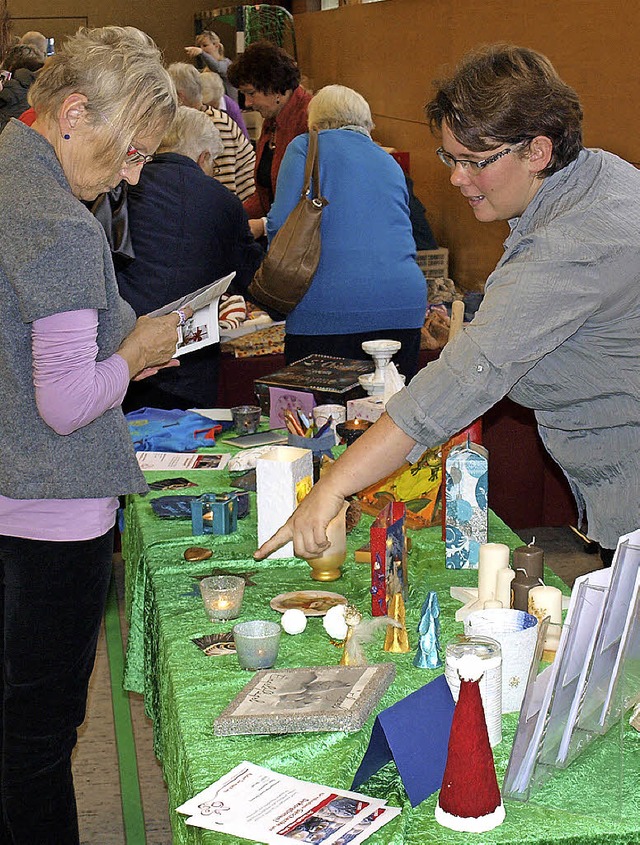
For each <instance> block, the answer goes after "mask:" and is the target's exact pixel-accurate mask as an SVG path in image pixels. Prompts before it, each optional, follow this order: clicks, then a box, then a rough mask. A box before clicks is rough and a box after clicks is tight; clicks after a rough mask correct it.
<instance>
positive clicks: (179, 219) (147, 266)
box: [117, 106, 263, 411]
mask: <svg viewBox="0 0 640 845" xmlns="http://www.w3.org/2000/svg"><path fill="white" fill-rule="evenodd" d="M221 152H222V142H221V140H220V135H219V133H218V130H217V129H216V127H215V126H214V125H213V122H212V121H211V119H210V118H209V117H208V116H207V115H206V114H205V113H204V112H201V111H196V110H195V109H191V108H187V107H186V106H180V107H179V108H178V114H177V115H176V118H175V120H174V121H173V123H172V124H171V127H170V128H169V130H168V132H167V134H166V135H165V136H164V138H163V139H162V142H161V144H160V147H159V148H158V152H157V153H156V155H155V156H154V159H153V161H152V162H151V163H150V164H148V165H147V166H146V167H145V168H144V171H143V172H142V174H141V176H140V182H139V183H138V184H137V185H135V186H133V187H131V188H129V194H128V206H129V225H130V229H131V240H132V244H133V249H134V252H135V258H134V260H133V261H131V262H129V263H128V264H127V265H126V266H125V267H124V268H123V269H121V270H120V269H118V273H117V275H118V285H119V287H120V293H121V295H122V296H123V297H124V299H126V300H127V302H129V303H130V304H131V305H132V306H133V308H134V310H135V312H136V314H146V313H148V312H150V311H153V310H155V309H156V308H159V307H160V306H162V305H164V304H165V303H166V302H171V300H173V299H177V298H178V297H181V296H184V295H186V294H188V293H190V292H191V291H195V290H197V289H198V288H201V287H203V286H204V285H206V284H209V283H211V282H213V281H215V280H216V279H217V278H219V277H221V276H225V275H227V274H228V273H230V272H231V271H233V270H235V272H236V277H235V279H234V281H233V283H232V284H233V286H234V288H233V289H234V290H236V291H238V292H239V293H244V291H245V290H246V288H247V287H248V285H249V283H250V282H251V279H252V278H253V275H254V273H255V271H256V269H257V268H258V265H259V264H260V262H261V260H262V254H263V253H262V248H261V247H260V246H259V244H257V243H256V242H255V240H254V239H253V237H252V235H251V232H250V231H249V224H248V222H247V215H246V214H245V212H244V209H243V208H242V203H241V202H240V200H239V199H238V198H237V197H236V196H234V195H233V194H232V193H231V192H230V191H228V190H227V189H226V188H225V187H224V186H223V185H221V184H220V183H219V182H218V181H216V179H213V178H211V177H212V176H213V174H214V172H215V160H216V157H217V156H218V155H220V153H221ZM219 351H220V347H219V346H218V345H215V346H208V347H207V348H206V349H200V350H198V351H197V352H191V353H190V354H189V355H186V356H185V357H184V358H183V359H182V361H181V363H180V367H178V368H177V369H175V370H163V371H162V372H160V373H158V374H157V375H155V376H153V377H151V378H148V379H145V380H144V381H142V382H134V383H132V384H131V386H130V388H129V392H128V393H127V396H126V398H125V401H124V408H125V410H126V411H131V410H134V409H136V408H142V407H155V408H183V409H186V408H193V407H199V408H202V407H204V408H212V407H214V406H215V403H216V392H217V382H218V357H219Z"/></svg>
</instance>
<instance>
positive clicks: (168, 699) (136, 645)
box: [123, 471, 640, 845]
mask: <svg viewBox="0 0 640 845" xmlns="http://www.w3.org/2000/svg"><path fill="white" fill-rule="evenodd" d="M180 474H181V475H186V476H187V477H188V478H190V479H191V480H193V481H196V482H198V483H199V484H200V488H199V489H196V488H187V489H186V490H185V491H184V492H185V493H189V494H192V493H196V494H198V495H199V494H201V493H202V492H206V491H209V490H215V489H217V490H221V489H229V477H228V473H226V471H222V472H209V471H200V472H193V473H180ZM163 475H166V473H164V474H163ZM149 476H150V478H151V479H154V478H156V479H157V478H158V477H160V474H158V473H149ZM155 495H163V494H162V493H151V494H149V495H148V496H146V497H141V496H132V497H130V498H129V500H128V502H127V507H126V528H125V531H124V536H123V555H124V558H125V562H126V591H127V608H128V614H129V618H130V623H131V629H130V634H129V642H128V651H127V664H126V675H125V686H126V687H127V688H128V689H130V690H134V691H137V692H140V693H142V694H143V695H144V700H145V707H146V710H147V713H148V715H149V716H150V717H151V718H152V719H153V722H154V738H155V749H156V753H157V755H158V757H159V759H160V760H161V763H162V766H163V770H164V775H165V778H166V781H167V785H168V791H169V802H170V810H173V808H175V807H176V806H178V805H179V804H180V803H182V802H183V801H184V800H186V799H187V798H189V797H191V796H192V795H194V794H196V793H197V792H199V791H200V790H202V789H204V788H205V787H206V786H208V785H209V784H210V783H212V782H213V781H214V780H216V779H217V778H219V777H221V776H222V775H223V774H225V773H226V772H227V771H229V770H230V769H231V768H233V766H235V765H236V764H237V763H239V762H241V761H242V760H245V759H246V760H251V761H252V762H254V763H258V764H260V765H264V766H266V767H268V768H271V769H273V770H275V771H279V772H283V773H285V774H293V775H295V776H297V777H300V778H303V779H307V780H315V781H317V782H320V783H324V784H326V785H334V786H337V787H343V788H349V787H350V785H351V780H352V777H353V774H354V773H355V770H356V769H357V766H358V764H359V762H360V760H361V759H362V756H363V754H364V752H365V750H366V747H367V743H368V740H369V735H370V732H371V728H372V725H373V720H374V714H372V716H371V717H370V718H369V720H368V721H367V723H366V725H365V727H364V728H363V729H362V730H361V731H359V732H357V733H354V734H345V733H342V732H330V733H319V734H298V735H286V736H269V737H263V736H245V737H242V736H238V737H227V738H220V737H214V735H213V729H212V722H213V719H214V718H215V717H216V716H217V715H218V714H219V713H220V712H221V711H222V710H223V709H224V707H225V706H226V705H227V704H228V703H229V702H230V701H231V700H232V699H233V698H234V697H235V696H236V695H237V693H238V692H239V691H240V690H241V689H242V688H243V687H244V685H245V684H246V683H247V682H248V681H249V679H250V678H251V677H253V675H252V674H248V673H246V672H243V671H242V670H241V669H240V668H239V667H238V664H237V662H236V658H235V655H227V656H224V657H206V656H205V655H204V653H203V652H202V651H200V650H199V649H198V648H197V647H196V646H195V645H194V644H193V643H192V642H191V639H192V638H193V637H198V636H202V635H203V634H206V633H212V632H216V631H224V630H229V629H230V627H231V625H230V624H229V623H226V625H225V624H224V623H219V624H215V625H214V624H212V623H210V622H209V621H208V619H207V618H206V615H205V611H204V608H203V605H202V601H201V599H200V597H199V594H198V593H197V581H196V580H194V576H196V575H198V574H204V573H207V572H209V571H210V570H211V568H212V567H215V566H218V567H224V568H225V569H228V570H230V571H235V572H241V571H246V570H255V575H254V577H253V580H254V581H255V586H249V587H247V589H246V590H245V599H244V604H243V609H242V614H241V617H240V620H245V619H255V618H263V619H274V620H277V619H279V614H277V613H275V612H274V611H272V610H271V609H270V607H269V600H270V598H272V597H273V596H275V595H276V594H278V593H282V592H286V591H289V590H295V589H312V588H314V586H321V587H322V586H323V585H317V584H316V582H313V581H311V579H310V576H309V567H308V565H307V564H306V563H305V562H304V561H300V560H297V559H295V558H291V559H284V560H276V561H273V560H272V561H263V562H259V563H257V562H254V561H253V560H252V559H251V558H250V554H251V552H252V551H253V549H254V548H255V536H256V522H255V497H254V494H252V499H253V501H252V508H253V511H254V512H253V514H252V515H251V516H250V517H248V518H247V520H244V521H242V522H240V523H239V526H240V529H239V531H238V532H237V533H236V534H233V535H229V536H227V537H214V536H212V535H206V536H205V537H198V538H194V537H192V535H191V533H190V529H191V525H190V522H189V521H174V520H160V519H157V518H156V517H155V516H154V515H153V512H152V510H151V507H150V504H149V500H150V499H151V497H153V496H155ZM369 524H370V518H368V517H363V520H362V522H361V524H360V525H359V526H358V527H357V528H356V529H355V531H354V532H353V533H352V535H351V536H350V539H349V548H350V550H351V551H352V550H353V549H354V548H357V547H359V546H360V545H362V544H363V543H364V542H366V540H367V539H368V527H369ZM411 535H412V539H413V550H412V552H411V555H410V558H409V572H410V597H409V601H408V604H407V628H408V631H409V635H410V640H411V644H412V647H415V645H416V643H417V635H416V627H417V623H418V619H419V612H420V607H421V605H422V601H423V599H424V597H425V595H426V592H427V591H428V590H429V589H435V590H437V592H438V597H439V600H440V604H441V609H442V614H441V621H442V637H441V642H442V644H443V645H444V644H445V643H446V642H447V641H448V640H449V639H450V638H451V637H452V636H454V635H455V634H456V633H459V632H460V631H461V630H462V625H461V623H456V622H455V621H454V620H453V615H454V612H455V610H456V609H457V608H458V607H459V603H457V602H455V601H454V600H452V599H451V598H450V597H449V589H448V588H449V585H450V584H452V583H458V584H460V585H463V586H471V585H473V584H474V583H475V582H476V579H477V574H476V573H475V572H473V571H460V572H451V571H448V570H446V569H445V568H444V563H443V561H444V548H443V544H442V541H441V539H440V529H439V528H431V529H425V530H422V531H419V532H411ZM489 540H490V541H491V542H504V543H507V544H508V545H509V546H510V547H512V548H513V547H515V546H517V545H521V541H520V539H519V538H518V537H516V536H515V535H514V534H513V533H512V532H511V531H510V530H509V528H507V526H505V525H504V523H502V522H501V520H500V519H499V518H497V517H496V516H495V515H493V514H490V521H489ZM190 545H203V546H206V547H209V548H212V549H214V557H213V558H211V559H210V560H208V561H204V562H200V563H188V562H186V561H185V560H184V559H183V551H184V549H185V548H187V547H188V546H190ZM548 581H549V583H556V584H557V585H559V586H561V583H560V582H559V581H558V579H556V578H555V577H554V576H552V575H551V574H550V573H549V578H548ZM324 586H325V587H326V586H327V585H324ZM368 586H369V574H368V567H367V566H366V565H363V564H355V563H354V562H353V561H352V560H351V562H349V559H348V560H347V563H346V564H345V567H344V574H343V577H342V578H341V579H340V580H339V581H336V582H334V583H333V584H331V585H329V586H328V588H329V589H333V590H335V591H336V592H339V593H342V594H344V595H345V596H347V597H348V598H349V599H350V600H351V601H352V602H353V603H354V604H356V605H357V606H358V607H359V608H360V609H361V610H364V611H367V610H368V609H369V608H370V596H369V593H368ZM565 591H566V588H565ZM367 653H368V657H369V660H370V662H372V663H376V662H382V661H384V660H391V661H393V662H394V663H395V664H396V667H397V678H396V681H395V682H394V684H393V685H392V686H391V687H390V689H389V690H388V691H387V693H386V694H385V696H384V697H383V699H382V701H381V702H380V705H379V707H378V710H379V709H383V708H385V707H388V706H390V705H391V704H392V703H394V702H395V701H397V700H398V699H400V698H402V697H403V696H405V695H407V694H408V693H410V692H412V691H413V690H415V689H417V688H418V687H419V686H422V685H423V684H425V683H427V682H428V681H430V680H432V679H433V678H434V677H435V676H436V675H437V671H436V672H434V671H429V670H423V669H417V668H415V667H414V666H413V664H412V657H413V655H412V654H408V655H391V654H386V653H384V651H383V650H382V636H380V639H379V641H376V642H374V643H373V644H371V645H370V646H368V648H367ZM339 657H340V652H339V651H338V649H337V648H336V647H335V646H334V645H332V644H331V642H330V640H329V638H328V637H327V636H326V634H325V633H324V630H323V628H322V624H321V620H319V619H310V620H309V624H308V627H307V630H306V631H305V632H304V633H303V634H301V635H299V636H297V637H290V636H287V635H285V634H283V638H282V641H281V647H280V654H279V657H278V663H277V666H278V667H295V666H303V665H322V664H335V663H337V662H338V660H339ZM515 724H516V717H515V715H510V716H505V717H503V736H504V738H503V741H502V743H501V744H500V745H499V746H497V747H496V748H495V749H494V755H495V760H496V769H497V773H498V779H499V782H500V783H502V778H503V775H504V771H505V768H506V764H507V761H508V757H509V752H510V747H511V741H512V739H513V735H514V731H515ZM414 730H416V731H420V730H429V724H428V715H427V717H426V718H425V721H424V722H417V723H416V724H415V726H414ZM624 748H625V760H624V762H625V767H626V769H625V782H624V786H625V794H624V800H623V806H622V817H621V818H617V819H612V818H611V817H609V816H608V813H607V808H608V810H609V812H610V809H611V807H610V804H611V801H610V797H609V796H608V795H607V792H606V786H603V784H604V783H605V777H606V776H610V775H611V774H612V772H611V767H610V766H608V761H607V759H606V757H605V758H604V759H602V757H603V752H602V751H599V752H598V753H596V754H593V755H589V757H588V759H587V760H586V762H587V766H586V767H582V768H581V769H580V770H578V769H575V768H574V767H571V768H570V769H569V770H568V771H567V772H564V773H561V774H560V775H556V777H555V778H554V780H553V785H554V789H553V792H554V793H555V794H558V795H563V794H565V795H566V794H574V795H575V794H576V793H577V794H579V795H580V796H581V797H583V798H584V800H585V803H586V802H588V801H594V802H595V801H599V802H600V803H599V807H600V810H599V812H600V813H601V815H600V818H595V817H594V816H593V815H589V816H585V815H582V816H580V815H572V814H570V813H567V812H566V811H563V810H557V809H550V808H549V807H541V806H537V805H533V804H518V803H514V802H508V804H507V820H506V822H505V823H504V824H503V825H502V826H501V827H499V828H497V829H496V830H495V831H492V832H490V833H487V834H483V835H482V836H480V837H472V836H470V835H465V834H459V833H454V832H453V831H449V830H446V829H445V828H441V827H440V826H439V825H437V823H436V822H435V820H434V818H433V810H434V806H435V801H436V797H435V796H432V797H431V798H429V799H428V800H426V801H425V802H423V803H422V804H421V805H420V806H419V807H417V808H415V809H412V808H411V807H410V805H409V804H408V802H407V800H406V795H405V793H404V790H403V788H402V785H401V782H400V780H399V777H398V774H397V770H396V769H395V766H394V765H393V764H389V765H388V766H386V767H384V768H383V769H382V770H381V771H380V772H379V773H378V774H377V775H376V776H375V777H374V778H372V779H371V780H370V781H369V782H368V783H367V784H365V785H364V786H363V787H362V788H361V791H362V792H364V793H366V794H370V795H374V796H380V797H385V798H387V799H388V801H389V804H391V805H395V806H401V807H402V808H403V812H402V814H401V815H400V816H399V817H398V818H397V819H395V820H394V821H392V822H391V823H390V824H388V825H387V826H386V827H384V828H382V830H381V831H379V832H378V833H376V834H374V835H373V836H372V837H371V838H370V839H369V840H368V841H369V842H371V843H372V845H400V843H405V844H406V845H423V843H425V842H434V843H457V845H462V843H466V842H469V841H472V839H473V841H475V842H478V843H482V845H485V843H493V842H495V843H537V844H538V845H543V843H551V842H563V843H590V845H596V843H605V842H606V843H620V845H623V843H624V845H630V843H640V796H639V795H638V794H637V790H638V784H640V735H639V734H637V733H636V732H635V731H633V729H632V728H630V727H627V730H626V732H625V746H624ZM588 754H589V752H587V755H588ZM587 755H584V757H585V758H587ZM581 759H582V758H581ZM576 765H577V764H576ZM585 772H586V773H585ZM634 790H635V791H636V794H634ZM587 796H589V797H587ZM594 811H595V807H594ZM172 824H173V832H174V842H175V843H176V845H213V843H216V845H217V843H219V845H223V843H229V845H234V843H235V844H236V845H240V843H241V842H244V841H245V840H238V839H235V838H233V837H228V836H225V835H221V834H219V833H214V832H205V831H201V830H198V829H195V828H188V827H187V826H186V825H185V823H184V817H182V816H178V815H177V814H174V815H173V816H172Z"/></svg>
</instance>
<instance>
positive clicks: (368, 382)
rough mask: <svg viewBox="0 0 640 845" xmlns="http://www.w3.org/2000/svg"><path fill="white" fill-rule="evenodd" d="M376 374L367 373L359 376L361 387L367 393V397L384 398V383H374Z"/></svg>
mask: <svg viewBox="0 0 640 845" xmlns="http://www.w3.org/2000/svg"><path fill="white" fill-rule="evenodd" d="M374 379H375V373H365V374H364V375H362V376H358V381H359V382H360V387H361V388H362V389H363V390H365V391H366V392H367V396H383V395H384V381H374Z"/></svg>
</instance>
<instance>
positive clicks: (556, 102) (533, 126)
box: [426, 44, 582, 177]
mask: <svg viewBox="0 0 640 845" xmlns="http://www.w3.org/2000/svg"><path fill="white" fill-rule="evenodd" d="M435 87H436V93H435V96H434V97H433V99H432V100H431V101H430V102H429V103H428V104H427V107H426V114H427V118H428V120H429V124H430V126H431V130H432V131H435V132H439V131H440V130H441V129H442V124H443V123H444V124H445V125H446V126H447V127H448V128H449V129H450V130H451V132H452V133H453V135H454V137H455V138H456V139H457V140H458V141H459V142H460V143H461V144H463V145H464V146H465V147H467V148H468V149H469V150H474V152H483V151H484V150H488V149H492V148H493V147H495V146H497V145H499V144H517V143H523V142H526V141H531V140H533V138H535V137H536V136H537V135H545V136H547V137H548V138H550V139H551V141H552V143H553V153H552V156H551V160H550V162H549V164H548V165H547V167H546V168H545V169H544V170H543V171H541V172H540V174H539V175H540V176H541V177H545V176H550V175H551V174H552V173H555V172H556V171H557V170H560V169H562V168H563V167H566V165H567V164H569V163H570V162H571V161H573V160H574V159H575V158H576V157H577V155H578V153H579V152H580V150H581V149H582V108H581V106H580V101H579V99H578V95H577V94H576V92H575V91H574V90H573V88H571V87H570V86H569V85H567V84H566V83H564V82H563V81H562V79H560V77H559V76H558V74H557V72H556V70H555V68H554V67H553V65H552V64H551V62H550V61H549V59H547V58H546V56H543V55H542V54H541V53H536V52H535V51H534V50H529V49H527V48H526V47H515V46H513V45H511V44H492V45H489V46H488V47H483V48H481V49H480V50H477V51H474V52H473V53H470V54H469V55H467V56H465V58H464V59H463V60H462V61H461V62H460V64H459V65H458V67H457V68H456V69H455V71H454V73H453V75H452V76H451V77H450V78H449V79H444V80H439V81H437V82H436V83H435Z"/></svg>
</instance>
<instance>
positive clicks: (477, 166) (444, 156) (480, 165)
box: [436, 142, 526, 171]
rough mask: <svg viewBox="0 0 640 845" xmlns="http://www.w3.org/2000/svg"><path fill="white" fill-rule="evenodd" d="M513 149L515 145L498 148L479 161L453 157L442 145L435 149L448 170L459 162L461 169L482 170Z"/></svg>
mask: <svg viewBox="0 0 640 845" xmlns="http://www.w3.org/2000/svg"><path fill="white" fill-rule="evenodd" d="M525 143H526V142H525ZM514 150H515V147H507V149H506V150H500V152H499V153H494V154H493V155H490V156H488V157H487V158H483V159H480V161H471V159H468V158H455V157H454V156H452V155H451V153H448V152H447V151H446V150H445V149H444V147H438V149H437V150H436V155H437V156H438V158H439V159H440V161H441V162H442V163H443V164H444V165H445V167H448V168H449V170H455V169H456V167H457V166H458V165H459V164H460V165H462V169H463V170H470V169H473V170H476V171H481V170H484V169H485V167H488V165H490V164H493V163H494V162H496V161H499V160H500V159H501V158H503V157H504V156H506V155H509V153H512V152H514Z"/></svg>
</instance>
